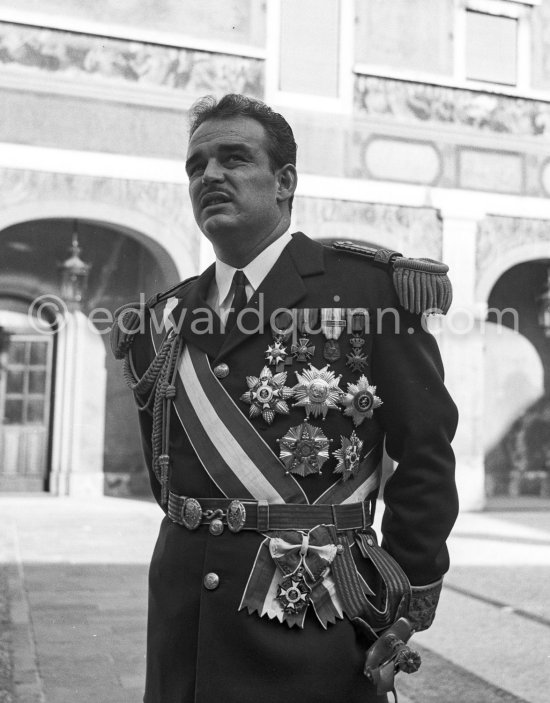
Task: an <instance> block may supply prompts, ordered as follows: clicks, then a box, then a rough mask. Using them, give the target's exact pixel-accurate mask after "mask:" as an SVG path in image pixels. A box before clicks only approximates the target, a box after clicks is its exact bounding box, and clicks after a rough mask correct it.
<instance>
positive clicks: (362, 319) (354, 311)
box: [346, 308, 369, 373]
mask: <svg viewBox="0 0 550 703" xmlns="http://www.w3.org/2000/svg"><path fill="white" fill-rule="evenodd" d="M368 314H369V313H368V310H367V309H366V308H350V309H349V310H348V329H351V333H352V335H353V336H352V337H351V338H350V340H349V343H350V345H351V348H352V351H351V352H350V353H349V354H347V355H346V366H347V367H348V368H350V369H351V370H352V371H358V372H359V373H363V372H364V370H365V367H366V365H367V356H366V354H363V347H364V346H365V338H364V337H363V333H364V331H365V327H366V324H367V320H368Z"/></svg>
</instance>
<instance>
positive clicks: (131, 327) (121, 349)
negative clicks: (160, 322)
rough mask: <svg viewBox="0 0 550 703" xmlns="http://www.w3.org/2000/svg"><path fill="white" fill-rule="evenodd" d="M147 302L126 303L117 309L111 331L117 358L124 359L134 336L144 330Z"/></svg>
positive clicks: (112, 344) (114, 352)
mask: <svg viewBox="0 0 550 703" xmlns="http://www.w3.org/2000/svg"><path fill="white" fill-rule="evenodd" d="M146 310H147V303H143V301H141V302H140V303H126V304H125V305H121V306H120V307H119V308H117V309H116V310H115V314H114V320H113V326H112V327H111V332H110V341H111V351H112V352H113V356H114V357H115V359H124V357H125V356H126V354H127V353H128V350H129V349H130V346H131V345H132V342H133V341H134V337H135V336H136V334H137V333H138V332H140V331H143V328H144V324H145V312H146Z"/></svg>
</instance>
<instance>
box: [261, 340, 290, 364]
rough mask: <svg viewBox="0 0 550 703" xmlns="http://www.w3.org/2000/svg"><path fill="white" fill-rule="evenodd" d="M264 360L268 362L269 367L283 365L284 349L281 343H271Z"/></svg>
mask: <svg viewBox="0 0 550 703" xmlns="http://www.w3.org/2000/svg"><path fill="white" fill-rule="evenodd" d="M265 358H266V359H267V361H268V362H269V365H270V366H275V367H276V366H277V365H278V364H280V363H281V362H283V363H284V361H285V359H286V349H285V348H284V347H283V345H282V342H279V341H277V342H273V344H270V345H269V346H268V347H267V351H266V353H265Z"/></svg>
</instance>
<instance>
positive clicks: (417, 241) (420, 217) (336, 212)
mask: <svg viewBox="0 0 550 703" xmlns="http://www.w3.org/2000/svg"><path fill="white" fill-rule="evenodd" d="M293 214H294V217H295V222H296V224H297V225H298V226H299V227H300V228H301V229H303V230H304V231H305V232H306V234H309V235H310V236H311V237H315V238H316V239H356V240H362V241H364V242H369V243H371V244H375V245H379V246H383V247H388V248H393V249H396V250H398V251H401V252H402V253H403V254H405V255H407V256H427V257H430V258H433V259H440V258H441V233H442V226H441V219H440V218H439V215H438V212H437V211H436V210H434V209H432V208H415V207H402V206H398V205H385V204H381V203H359V202H352V201H344V200H330V199H328V198H326V199H325V198H304V197H300V198H297V200H296V204H295V206H294V213H293Z"/></svg>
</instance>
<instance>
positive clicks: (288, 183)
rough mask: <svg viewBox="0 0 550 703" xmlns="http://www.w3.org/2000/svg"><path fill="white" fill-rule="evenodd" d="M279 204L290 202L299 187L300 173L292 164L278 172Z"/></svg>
mask: <svg viewBox="0 0 550 703" xmlns="http://www.w3.org/2000/svg"><path fill="white" fill-rule="evenodd" d="M277 182H278V187H277V202H280V203H281V202H284V201H285V200H290V198H292V196H293V195H294V191H295V190H296V186H297V185H298V172H297V171H296V167H295V166H293V165H292V164H286V165H285V166H282V167H281V168H280V169H278V170H277Z"/></svg>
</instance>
